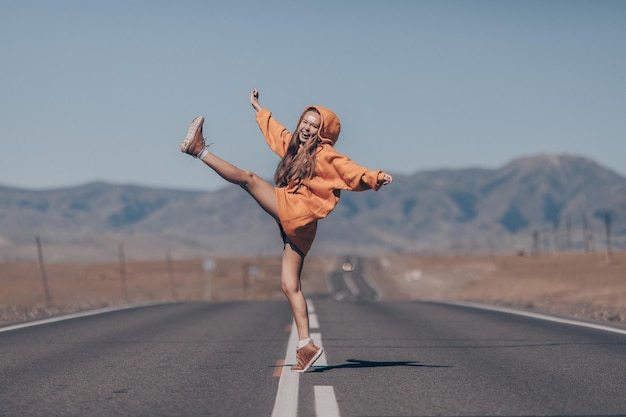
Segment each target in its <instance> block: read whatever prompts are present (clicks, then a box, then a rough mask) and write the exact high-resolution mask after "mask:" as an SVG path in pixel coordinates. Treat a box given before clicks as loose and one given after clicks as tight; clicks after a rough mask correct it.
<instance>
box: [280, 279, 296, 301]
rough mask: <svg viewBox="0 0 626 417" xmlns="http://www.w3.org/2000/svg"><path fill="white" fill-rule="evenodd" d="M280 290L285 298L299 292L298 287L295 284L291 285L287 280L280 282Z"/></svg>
mask: <svg viewBox="0 0 626 417" xmlns="http://www.w3.org/2000/svg"><path fill="white" fill-rule="evenodd" d="M280 289H281V290H282V291H283V294H285V295H286V296H287V298H289V297H291V296H292V295H294V294H297V293H298V292H300V286H299V285H298V284H297V283H293V282H291V281H288V280H281V282H280Z"/></svg>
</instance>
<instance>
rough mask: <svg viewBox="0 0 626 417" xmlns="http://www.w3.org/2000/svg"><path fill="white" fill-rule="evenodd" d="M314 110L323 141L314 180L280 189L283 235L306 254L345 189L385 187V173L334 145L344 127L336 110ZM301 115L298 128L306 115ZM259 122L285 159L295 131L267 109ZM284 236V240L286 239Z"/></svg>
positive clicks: (279, 208)
mask: <svg viewBox="0 0 626 417" xmlns="http://www.w3.org/2000/svg"><path fill="white" fill-rule="evenodd" d="M309 107H314V108H315V109H317V111H318V112H319V113H320V115H321V119H322V122H321V124H320V128H319V131H318V136H319V137H320V142H319V143H318V145H317V150H316V155H315V171H314V175H313V178H311V179H310V180H308V181H303V182H302V184H300V185H299V186H298V184H297V183H295V182H294V183H290V184H288V185H287V186H286V187H280V188H276V198H277V201H278V216H279V218H280V226H281V230H282V233H283V234H284V235H286V237H287V239H288V241H289V242H290V243H291V244H292V246H294V245H295V246H296V247H295V248H294V249H296V250H299V251H300V252H301V253H302V255H303V256H304V255H306V254H307V253H308V252H309V250H310V249H311V245H312V244H313V239H314V238H315V232H316V230H317V220H319V219H322V218H324V217H326V216H327V215H328V214H329V213H330V212H331V211H332V210H333V209H334V208H335V206H336V205H337V202H338V201H339V196H340V192H341V190H349V191H364V190H370V189H373V190H376V191H377V190H379V189H380V187H381V186H382V185H383V176H384V174H383V173H382V171H381V170H377V171H372V170H369V169H367V168H364V167H362V166H360V165H358V164H357V163H355V162H353V161H352V160H351V159H350V158H348V157H347V156H344V155H342V154H340V153H339V152H337V151H336V150H335V148H334V147H333V145H334V144H335V143H336V142H337V139H338V138H339V132H340V131H341V124H340V122H339V118H338V117H337V115H335V113H333V112H332V111H330V110H328V109H326V108H324V107H321V106H308V107H307V109H308V108H309ZM305 112H306V110H305V111H304V112H303V113H302V115H301V116H300V119H299V121H298V125H297V126H299V125H300V121H301V120H302V117H303V116H304V113H305ZM256 121H257V123H258V125H259V128H260V129H261V132H263V136H264V137H265V141H266V142H267V144H268V145H269V147H270V148H271V149H272V150H273V151H274V152H275V153H276V154H277V155H278V156H280V157H281V158H282V157H283V156H284V155H285V152H287V147H288V146H289V142H290V140H291V136H292V134H291V132H289V131H288V130H287V129H286V128H285V127H284V126H282V125H281V124H280V123H278V122H277V121H276V119H274V118H273V117H272V113H271V112H270V111H269V110H267V109H262V110H260V111H258V112H257V113H256ZM284 235H283V239H285V236H284Z"/></svg>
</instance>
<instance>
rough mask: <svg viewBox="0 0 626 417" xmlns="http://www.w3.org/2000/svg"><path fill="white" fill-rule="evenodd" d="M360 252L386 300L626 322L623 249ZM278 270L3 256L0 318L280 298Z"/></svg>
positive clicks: (320, 262)
mask: <svg viewBox="0 0 626 417" xmlns="http://www.w3.org/2000/svg"><path fill="white" fill-rule="evenodd" d="M342 260H343V258H340V257H328V256H326V257H311V258H310V259H307V262H306V264H305V268H304V271H303V288H304V291H305V293H308V294H313V293H325V292H327V289H326V281H325V278H324V277H325V275H326V273H327V272H329V271H331V270H333V269H335V268H337V267H338V266H339V265H340V263H341V261H342ZM364 261H365V265H366V273H367V275H368V278H369V279H370V280H371V281H372V282H373V283H374V284H375V285H376V286H377V288H378V290H379V291H380V292H381V293H382V296H383V300H464V301H478V302H483V303H490V304H497V305H506V306H513V307H517V308H523V309H530V310H534V311H541V312H549V313H554V314H558V315H562V316H569V317H578V318H584V319H590V320H598V321H609V322H613V323H614V324H616V325H619V326H622V325H626V252H620V253H615V254H613V256H612V257H611V259H609V260H607V257H606V256H605V254H604V253H602V254H601V253H595V254H593V253H592V254H580V253H578V254H555V255H542V256H497V257H417V256H410V255H385V256H381V257H372V258H367V259H365V260H364ZM279 274H280V259H279V258H278V257H272V258H220V259H211V260H208V262H207V261H206V260H173V261H166V260H164V261H150V262H133V263H127V264H125V265H120V264H115V263H113V264H46V265H45V266H44V271H43V272H42V270H41V268H40V266H39V265H38V264H36V263H0V326H1V325H6V324H8V323H12V322H18V321H24V320H30V319H33V318H40V317H46V316H50V315H56V314H62V313H66V312H72V311H78V310H85V309H92V308H98V307H104V306H110V305H121V304H128V303H145V302H157V301H210V300H213V301H218V300H246V299H247V300H269V299H283V295H282V293H281V292H280V284H279ZM44 277H45V279H44ZM46 288H47V294H48V296H46Z"/></svg>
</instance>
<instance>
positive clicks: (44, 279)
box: [35, 235, 52, 307]
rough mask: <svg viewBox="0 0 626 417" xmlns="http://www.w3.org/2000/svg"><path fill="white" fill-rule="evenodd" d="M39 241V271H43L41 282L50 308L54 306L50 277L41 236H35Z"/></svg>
mask: <svg viewBox="0 0 626 417" xmlns="http://www.w3.org/2000/svg"><path fill="white" fill-rule="evenodd" d="M35 240H36V241H37V254H38V258H39V269H40V270H41V280H42V282H43V292H44V296H45V298H46V306H47V307H50V305H51V304H52V297H51V296H50V289H49V288H48V277H47V276H46V267H45V265H44V261H43V249H42V248H41V239H40V238H39V235H37V236H35Z"/></svg>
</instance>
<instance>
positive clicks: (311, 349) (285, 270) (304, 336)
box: [280, 243, 323, 372]
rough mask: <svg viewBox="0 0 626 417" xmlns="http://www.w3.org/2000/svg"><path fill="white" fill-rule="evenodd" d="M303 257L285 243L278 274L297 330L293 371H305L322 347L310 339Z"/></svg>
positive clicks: (320, 353) (316, 357)
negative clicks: (302, 274)
mask: <svg viewBox="0 0 626 417" xmlns="http://www.w3.org/2000/svg"><path fill="white" fill-rule="evenodd" d="M303 264H304V258H303V257H302V255H300V253H298V252H297V251H295V250H294V249H293V248H292V247H291V244H290V243H286V244H285V249H284V251H283V262H282V268H281V275H280V285H281V288H282V290H283V292H284V293H285V295H286V296H287V300H289V305H290V306H291V312H292V314H293V318H294V321H295V322H296V328H297V331H298V340H299V342H298V348H297V349H296V360H297V363H296V364H295V365H293V366H292V367H291V370H292V371H294V372H306V371H307V370H308V369H309V368H310V367H311V365H313V363H314V362H315V361H316V360H317V359H318V358H319V357H320V356H321V355H322V352H323V350H322V348H321V347H319V346H316V345H315V344H314V343H313V341H312V340H311V339H310V334H309V315H308V312H307V306H306V299H305V298H304V294H303V293H302V282H301V273H302V266H303Z"/></svg>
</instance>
